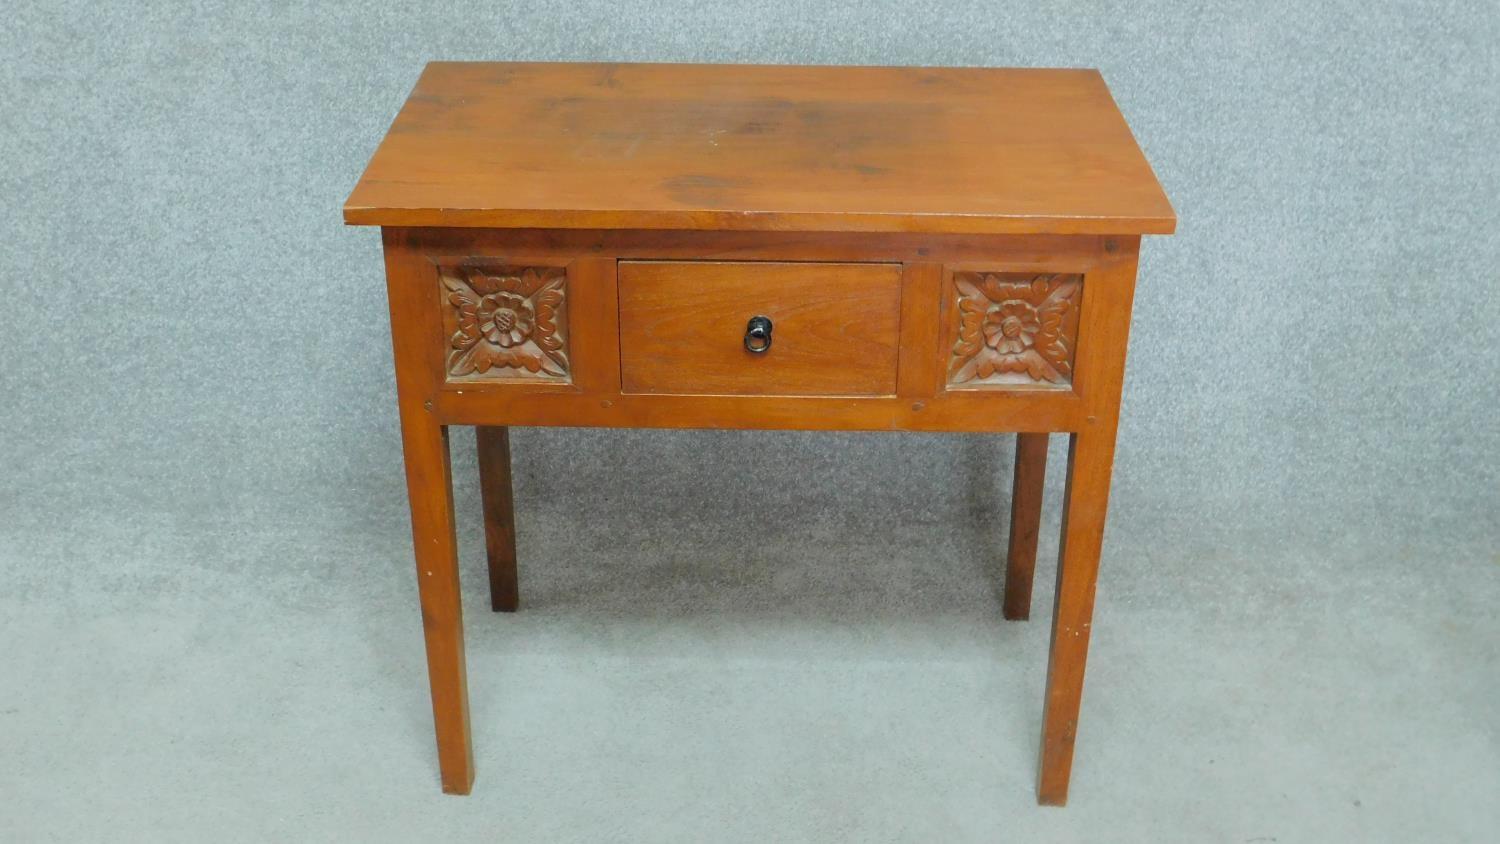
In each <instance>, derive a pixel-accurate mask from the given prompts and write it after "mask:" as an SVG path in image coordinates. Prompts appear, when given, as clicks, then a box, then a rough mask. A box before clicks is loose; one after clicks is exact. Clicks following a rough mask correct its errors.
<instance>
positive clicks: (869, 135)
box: [344, 62, 1176, 234]
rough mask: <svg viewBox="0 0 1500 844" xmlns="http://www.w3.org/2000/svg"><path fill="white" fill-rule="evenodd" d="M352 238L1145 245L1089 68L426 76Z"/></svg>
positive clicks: (1145, 220)
mask: <svg viewBox="0 0 1500 844" xmlns="http://www.w3.org/2000/svg"><path fill="white" fill-rule="evenodd" d="M344 219H345V221H346V222H348V223H352V224H365V225H382V226H477V227H515V228H523V227H537V228H599V229H618V228H642V229H695V230H722V229H754V230H788V229H802V230H813V231H908V232H959V233H1061V234H1165V233H1170V232H1171V231H1172V230H1173V228H1174V227H1175V224H1176V218H1175V215H1174V214H1173V211H1172V207H1171V205H1170V204H1169V203H1168V201H1167V199H1166V196H1165V195H1164V194H1163V193H1162V190H1161V187H1160V185H1159V184H1158V183H1157V180H1156V176H1155V175H1154V174H1153V173H1152V170H1151V167H1150V165H1149V164H1148V163H1147V162H1146V159H1145V157H1144V156H1143V155H1142V153H1141V150H1140V148H1139V147H1138V146H1137V145H1136V142H1135V139H1134V137H1133V136H1132V135H1131V132H1130V129H1129V127H1128V126H1126V124H1125V120H1124V118H1123V117H1122V116H1121V114H1120V112H1119V109H1118V108H1117V107H1116V106H1115V103H1114V100H1113V99H1112V97H1111V96H1110V93H1109V90H1108V88H1107V87H1106V86H1105V84H1104V80H1103V78H1102V77H1101V76H1100V75H1099V73H1098V72H1097V71H1094V70H1048V69H1014V68H900V67H806V66H766V65H689V64H584V63H578V64H571V63H562V64H526V63H462V62H434V63H432V64H429V65H428V66H427V68H426V70H425V71H424V72H423V73H422V75H421V78H420V79H419V81H418V82H417V85H416V88H415V90H413V91H412V94H411V97H410V99H408V100H407V102H406V105H405V106H404V107H403V108H402V110H401V113H400V114H399V116H398V117H397V118H396V121H395V123H394V124H392V126H391V128H390V132H389V133H388V135H387V136H386V138H385V140H384V141H383V142H382V143H381V145H380V147H379V149H377V150H376V152H375V154H374V157H373V158H372V160H371V162H370V164H369V167H368V169H366V171H365V173H364V176H363V177H362V178H361V179H360V181H359V183H358V185H357V186H356V187H355V189H354V192H353V193H352V194H351V195H350V197H349V199H348V202H347V203H346V204H345V206H344Z"/></svg>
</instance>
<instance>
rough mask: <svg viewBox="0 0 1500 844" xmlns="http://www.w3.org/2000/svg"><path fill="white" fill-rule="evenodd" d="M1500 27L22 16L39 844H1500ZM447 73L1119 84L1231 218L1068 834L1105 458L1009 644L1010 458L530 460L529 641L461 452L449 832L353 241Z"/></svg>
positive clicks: (1474, 5)
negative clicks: (1054, 709)
mask: <svg viewBox="0 0 1500 844" xmlns="http://www.w3.org/2000/svg"><path fill="white" fill-rule="evenodd" d="M1494 6H1495V3H1494V0H1455V1H1454V2H1442V3H1432V2H1416V1H1415V0H1398V1H1395V2H1375V3H1371V2H1368V1H1367V0H1360V1H1359V2H1354V0H1346V2H1341V3H1308V2H1306V1H1305V0H1272V2H1263V3H1244V2H1235V0H1196V1H1195V2H1179V3H1166V4H1163V3H1142V2H1134V3H1132V2H1107V3H1106V2H1097V3H1067V4H1044V3H1002V2H996V0H932V1H931V2H913V0H820V2H798V0H736V2H732V3H726V2H708V0H683V1H682V2H674V0H529V2H526V3H495V2H475V0H429V2H423V3H416V4H371V3H356V2H341V1H340V0H327V2H321V3H315V4H306V3H244V2H231V0H199V1H198V2H194V3H191V4H188V3H164V2H116V3H107V4H101V3H97V2H85V0H18V1H17V2H12V3H10V4H8V5H7V6H6V7H5V8H4V11H3V13H0V56H3V57H4V58H3V60H0V844H10V842H22V843H23V844H29V842H32V841H47V840H56V841H65V842H75V841H131V842H134V841H146V842H153V844H154V842H160V841H190V842H195V844H196V842H202V841H205V840H213V841H361V842H363V841H413V840H443V841H458V840H494V839H504V840H515V841H542V842H552V841H586V842H593V841H600V840H606V841H608V840H623V841H690V842H698V841H715V842H717V841H766V840H786V841H819V842H823V841H889V840H894V841H917V842H924V843H925V842H933V841H942V842H946V841H981V842H989V841H1082V842H1136V841H1139V842H1151V843H1152V844H1157V842H1191V844H1198V842H1236V843H1237V842H1283V843H1284V842H1314V844H1323V843H1324V842H1331V841H1335V842H1342V841H1358V842H1366V841H1371V842H1378V841H1388V842H1401V844H1406V842H1485V844H1488V842H1492V841H1495V840H1500V836H1497V833H1496V830H1497V829H1500V799H1497V797H1496V795H1500V664H1497V663H1500V613H1497V611H1496V609H1497V607H1500V460H1497V457H1496V455H1500V424H1497V423H1496V417H1497V411H1500V368H1497V367H1496V366H1495V361H1496V360H1497V353H1496V350H1497V349H1500V226H1497V225H1496V220H1500V199H1497V198H1500V158H1497V157H1496V155H1495V151H1496V150H1497V149H1500V120H1497V116H1500V50H1497V45H1500V15H1497V14H1496V13H1495V8H1494ZM432 59H447V60H587V61H698V62H766V63H819V64H822V63H827V64H900V65H985V66H1030V67H1038V66H1062V67H1096V68H1099V69H1100V70H1101V72H1102V73H1103V75H1104V78H1105V79H1106V81H1107V82H1108V83H1109V85H1110V86H1111V90H1112V91H1113V93H1114V96H1115V99H1116V101H1117V102H1118V103H1119V105H1120V108H1121V110H1122V111H1123V112H1124V114H1125V116H1126V118H1127V119H1128V120H1129V122H1130V125H1131V127H1132V129H1133V130H1134V132H1135V135H1136V137H1137V139H1138V140H1139V141H1140V143H1141V146H1142V148H1143V149H1144V150H1145V152H1146V155H1147V157H1148V159H1149V160H1150V161H1151V163H1152V165H1153V167H1154V168H1155V170H1156V172H1157V174H1158V175H1159V177H1160V179H1161V181H1162V184H1163V186H1164V187H1165V189H1166V191H1167V194H1168V196H1169V197H1171V199H1172V202H1173V205H1174V207H1175V208H1176V210H1177V212H1178V215H1179V217H1180V225H1179V228H1178V231H1177V233H1176V234H1175V235H1173V236H1172V237H1166V238H1148V239H1147V241H1146V243H1145V244H1144V246H1143V251H1142V260H1141V282H1140V285H1139V287H1138V290H1137V299H1136V305H1135V317H1134V324H1133V326H1132V334H1131V341H1130V359H1129V363H1128V366H1127V372H1126V383H1125V393H1124V399H1123V402H1124V413H1123V417H1122V421H1121V430H1120V442H1119V450H1118V460H1117V464H1116V471H1115V483H1114V492H1113V497H1112V502H1111V520H1110V528H1109V533H1108V537H1107V541H1106V550H1105V557H1104V561H1103V568H1102V572H1101V580H1100V591H1099V602H1098V609H1097V615H1096V625H1095V630H1096V633H1095V641H1094V647H1093V652H1092V658H1091V660H1090V668H1089V679H1088V683H1087V688H1086V690H1085V695H1084V704H1083V715H1082V722H1081V725H1080V735H1079V744H1078V753H1077V764H1076V767H1075V772H1074V780H1073V790H1072V795H1071V798H1072V799H1071V803H1070V805H1069V806H1068V807H1067V808H1066V809H1064V810H1055V809H1041V808H1038V807H1037V806H1036V805H1035V803H1034V800H1033V796H1032V795H1033V787H1034V773H1033V772H1034V764H1035V756H1036V747H1037V734H1038V732H1039V729H1040V723H1039V716H1040V712H1041V695H1042V682H1043V677H1044V671H1045V650H1046V643H1047V623H1048V619H1049V616H1050V594H1049V592H1050V589H1049V588H1048V584H1049V583H1050V577H1051V575H1052V565H1053V563H1052V561H1053V558H1054V554H1055V550H1056V548H1055V541H1056V528H1057V524H1056V520H1057V513H1056V505H1057V500H1058V498H1060V494H1061V489H1062V485H1061V475H1060V470H1061V468H1062V466H1061V464H1062V456H1063V455H1062V443H1061V441H1060V440H1058V441H1056V442H1055V443H1054V447H1053V451H1052V461H1051V463H1050V465H1049V472H1050V477H1049V488H1048V493H1049V498H1048V509H1047V522H1046V530H1045V531H1044V545H1043V556H1044V558H1045V561H1046V562H1045V563H1044V564H1043V566H1042V569H1043V570H1042V571H1040V572H1039V579H1038V583H1039V590H1038V594H1037V596H1036V607H1037V611H1036V613H1035V615H1034V619H1033V621H1031V622H1030V623H1026V624H1008V623H1004V622H1002V621H1001V620H1000V614H999V580H998V577H999V568H998V562H999V560H1000V556H1001V551H1002V550H1003V548H1004V543H1005V512H1006V505H1007V489H1006V486H1007V481H1008V473H1009V470H1010V458H1009V453H1010V448H1011V440H1010V438H1008V437H937V436H919V435H875V434H871V435H847V436H846V435H833V434H825V435H806V434H792V433H713V432H645V433H628V432H608V431H587V430H577V431H575V430H548V431H542V430H522V431H518V432H517V434H516V436H515V461H516V471H517V500H518V503H519V507H520V518H519V526H520V534H521V535H520V544H521V553H522V558H523V559H522V589H523V594H522V598H523V604H524V608H523V612H521V613H519V614H517V615H515V616H507V617H501V616H496V615H493V614H490V613H488V612H486V611H485V610H484V602H483V598H484V595H485V590H484V583H483V563H482V556H481V545H480V534H479V526H478V524H477V521H476V519H475V516H476V514H477V512H478V502H477V498H476V482H475V472H474V465H473V453H472V450H473V440H472V436H470V435H469V434H468V433H466V432H464V433H460V434H459V435H458V436H457V439H456V451H455V455H456V460H457V469H456V476H455V479H456V481H455V482H456V490H457V494H458V496H459V503H460V505H461V512H462V513H463V515H464V516H465V521H464V522H463V523H462V524H461V528H462V531H463V534H462V536H461V540H462V543H463V547H464V552H465V554H464V565H465V567H466V569H465V578H466V584H465V585H466V587H467V590H468V592H467V593H468V597H469V598H470V599H471V603H470V606H469V627H468V630H469V651H468V652H469V668H470V680H471V684H470V692H471V697H472V703H473V707H472V712H473V726H474V732H475V753H476V757H477V758H476V761H477V766H478V779H477V782H476V783H475V791H474V794H473V795H472V796H471V797H469V798H467V799H456V798H446V797H443V796H441V795H440V794H439V791H438V781H437V772H436V765H435V755H434V748H433V739H432V731H431V723H430V721H431V719H430V714H429V709H428V701H427V691H426V676H425V670H424V667H423V657H422V647H421V623H420V618H419V614H418V611H417V606H416V594H415V582H414V581H415V577H414V574H413V570H412V564H411V558H410V551H409V546H410V539H409V535H408V533H407V528H408V526H407V521H406V513H405V499H404V487H403V479H402V473H401V467H400V440H399V437H398V436H397V432H396V425H395V404H394V396H393V387H392V377H391V358H390V339H389V331H388V324H387V318H386V303H385V286H384V283H383V280H382V265H381V261H380V256H379V238H378V236H377V235H376V233H375V232H373V231H370V230H368V229H358V230H354V229H347V228H345V227H343V226H342V225H341V224H340V214H339V209H340V206H341V204H342V202H343V200H344V198H345V196H347V194H348V191H349V189H350V188H351V187H352V186H353V184H354V182H355V180H356V179H357V178H358V175H359V173H360V171H361V169H362V168H363V167H364V164H365V162H366V161H367V160H368V158H369V155H370V153H371V151H372V150H373V149H374V148H375V145H376V144H377V142H378V140H379V138H380V136H381V134H382V133H383V132H384V131H385V129H386V127H387V126H388V125H389V123H390V119H391V117H392V116H393V115H394V114H395V112H396V110H397V108H398V107H399V106H400V103H401V102H402V100H403V98H404V97H405V96H406V94H407V93H408V91H410V89H411V86H412V83H413V82H414V80H415V79H416V77H417V74H418V73H419V71H420V68H421V67H422V65H423V63H424V62H426V61H428V60H432ZM995 128H996V131H1000V132H1024V131H1025V127H1023V126H1000V127H995ZM747 489H753V490H755V491H756V494H755V495H754V496H749V495H747Z"/></svg>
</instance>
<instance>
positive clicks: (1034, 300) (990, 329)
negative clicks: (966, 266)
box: [945, 271, 1083, 390]
mask: <svg viewBox="0 0 1500 844" xmlns="http://www.w3.org/2000/svg"><path fill="white" fill-rule="evenodd" d="M1082 301H1083V276H1082V275H1078V274H1067V273H1011V272H981V271H955V272H954V273H953V274H952V277H951V279H950V281H949V296H948V303H949V304H948V307H949V314H948V325H949V329H948V335H949V336H948V337H947V338H946V346H945V348H946V349H947V353H948V355H947V360H948V366H947V372H948V377H947V387H948V389H949V390H968V389H977V390H984V389H1015V388H1031V389H1037V388H1040V389H1068V388H1070V387H1071V386H1072V384H1073V355H1074V353H1075V350H1076V349H1077V346H1078V309H1079V305H1080V303H1081V302H1082Z"/></svg>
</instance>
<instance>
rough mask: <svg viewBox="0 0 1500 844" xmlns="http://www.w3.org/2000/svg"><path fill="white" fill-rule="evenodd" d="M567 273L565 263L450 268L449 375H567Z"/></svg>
mask: <svg viewBox="0 0 1500 844" xmlns="http://www.w3.org/2000/svg"><path fill="white" fill-rule="evenodd" d="M566 276H567V274H566V273H565V272H564V270H563V269H562V268H561V267H524V268H520V267H518V268H514V269H511V268H503V269H491V268H469V267H465V268H458V269H446V270H444V271H443V274H442V280H443V287H444V288H445V290H446V294H445V301H446V303H447V305H448V312H447V314H446V315H445V317H446V322H447V324H448V327H449V328H450V330H453V336H452V339H451V341H450V345H451V346H452V350H451V351H450V352H449V353H448V374H449V375H453V376H473V375H476V374H477V375H485V374H488V373H491V371H492V370H517V371H516V372H514V373H507V374H505V375H502V376H499V377H512V376H519V377H535V378H559V379H565V378H567V377H568V356H567V351H566V346H567V342H566V341H567V337H566V331H565V325H564V317H565V311H564V309H563V296H564V283H565V280H566ZM491 377H496V376H494V375H491Z"/></svg>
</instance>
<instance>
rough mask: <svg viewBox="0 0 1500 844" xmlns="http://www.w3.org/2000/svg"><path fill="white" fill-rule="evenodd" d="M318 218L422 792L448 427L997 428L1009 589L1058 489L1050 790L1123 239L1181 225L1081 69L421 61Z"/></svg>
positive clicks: (1078, 660) (1069, 736)
mask: <svg viewBox="0 0 1500 844" xmlns="http://www.w3.org/2000/svg"><path fill="white" fill-rule="evenodd" d="M344 219H345V221H346V222H347V223H351V224H356V225H378V226H381V227H382V233H383V237H384V243H385V262H386V276H387V281H388V286H389V295H390V309H391V332H392V344H393V346H394V349H395V358H396V384H397V389H398V393H399V403H400V410H401V430H402V442H403V446H404V448H405V453H406V476H407V485H408V493H409V495H410V499H411V514H412V534H413V540H414V542H415V546H416V558H417V581H418V584H419V586H420V591H421V600H422V622H423V627H424V630H425V634H426V640H427V665H428V674H429V680H430V682H431V686H432V706H433V716H434V718H435V720H436V726H437V743H438V757H439V762H440V767H441V771H442V783H443V790H444V791H448V792H452V793H458V794H463V793H467V792H468V791H469V789H470V787H471V785H472V783H473V779H474V766H473V756H472V752H471V749H470V744H469V708H468V692H467V688H466V681H465V673H464V645H463V641H464V640H463V624H462V617H463V613H462V609H461V604H460V600H459V578H458V564H457V547H456V543H455V539H454V528H453V498H452V489H451V484H450V478H449V468H448V437H447V431H448V427H449V426H451V425H475V426H478V428H479V430H478V442H479V452H480V453H479V458H480V468H481V485H482V488H483V501H484V511H485V535H486V544H487V546H488V554H489V567H490V583H491V592H492V594H491V598H492V603H493V606H494V608H495V609H496V610H505V611H508V610H514V609H515V608H516V605H517V588H516V549H515V531H514V525H513V520H512V510H511V484H510V454H509V443H508V440H507V434H506V430H507V426H511V425H573V426H615V427H651V428H780V429H786V428H793V429H820V430H828V429H840V430H844V429H848V430H871V431H881V430H903V431H972V432H1019V437H1018V445H1017V451H1016V469H1015V494H1014V498H1013V505H1012V513H1011V519H1012V521H1011V534H1010V548H1009V557H1008V563H1007V569H1006V584H1005V596H1004V613H1005V617H1006V618H1011V619H1024V618H1026V617H1027V614H1028V613H1029V611H1030V603H1031V576H1032V567H1033V563H1034V561H1035V554H1036V539H1037V525H1038V520H1039V514H1040V509H1041V494H1042V482H1043V474H1044V472H1043V469H1044V464H1045V461H1046V454H1047V437H1048V434H1049V433H1050V432H1054V431H1056V432H1067V433H1068V434H1069V449H1068V482H1067V492H1066V497H1065V503H1064V520H1063V535H1062V552H1061V559H1060V564H1059V569H1058V583H1057V598H1056V603H1055V605H1054V608H1053V617H1052V644H1051V653H1050V657H1049V659H1050V662H1049V664H1048V671H1047V691H1046V701H1045V715H1044V719H1043V728H1042V748H1041V772H1040V776H1039V780H1040V782H1039V787H1038V792H1039V799H1040V801H1041V802H1042V803H1053V804H1061V803H1063V802H1064V801H1065V800H1066V798H1067V792H1068V775H1069V771H1070V768H1071V765H1072V757H1073V743H1074V737H1075V735H1076V732H1077V724H1078V708H1079V701H1080V697H1081V694H1082V690H1083V671H1084V660H1085V657H1086V655H1087V651H1088V643H1089V634H1090V618H1091V616H1092V613H1093V604H1094V582H1095V574H1096V571H1097V568H1098V563H1099V549H1100V543H1101V541H1102V539H1103V534H1104V519H1105V509H1106V505H1107V503H1108V497H1109V481H1110V471H1111V467H1112V463H1113V458H1114V446H1115V429H1116V423H1117V420H1118V414H1119V400H1120V382H1121V375H1122V372H1123V370H1124V365H1125V348H1126V338H1127V335H1128V333H1129V329H1130V308H1131V301H1132V298H1133V294H1134V287H1135V273H1136V256H1137V250H1138V248H1139V245H1140V236H1141V235H1143V234H1169V233H1171V232H1172V230H1173V228H1174V227H1175V225H1176V218H1175V216H1174V214H1173V211H1172V208H1171V206H1170V205H1169V204H1168V202H1167V199H1166V197H1165V196H1164V195H1163V193H1162V190H1161V187H1160V186H1159V185H1158V184H1157V181H1156V177H1155V176H1154V175H1153V173H1152V172H1151V168H1150V166H1149V165H1148V164H1147V163H1146V160H1145V158H1144V157H1143V156H1142V155H1141V151H1140V149H1139V148H1138V147H1137V146H1136V143H1135V140H1134V139H1133V138H1132V137H1131V134H1130V130H1129V128H1128V127H1127V126H1126V125H1125V121H1124V119H1123V118H1122V117H1121V116H1120V113H1119V111H1118V110H1117V109H1116V107H1115V105H1114V102H1113V100H1112V99H1111V98H1110V94H1109V91H1108V89H1107V88H1106V87H1105V85H1104V82H1103V80H1102V79H1101V78H1100V76H1099V74H1098V73H1097V72H1095V71H1092V70H1013V69H1006V70H1001V69H974V68H965V69H957V68H886V67H859V68H837V67H761V66H729V65H707V66H705V65H622V64H509V63H435V64H431V65H428V67H427V68H426V70H425V71H424V72H423V73H422V77H421V79H420V81H419V82H418V83H417V86H416V89H415V90H414V91H413V92H412V94H411V97H410V98H409V99H408V100H407V102H406V105H405V106H404V107H403V108H402V110H401V113H400V115H399V116H398V117H397V118H396V121H395V123H394V124H392V126H391V128H390V131H389V133H388V134H387V135H386V137H385V139H384V141H382V142H381V144H380V147H379V149H378V150H377V151H376V152H375V155H374V158H373V159H372V160H371V162H370V165H369V167H368V169H367V170H366V171H365V174H364V176H363V177H362V178H361V179H360V181H359V184H358V185H357V186H356V187H355V189H354V192H353V194H351V195H350V197H349V200H348V202H347V204H346V205H345V206H344Z"/></svg>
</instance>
